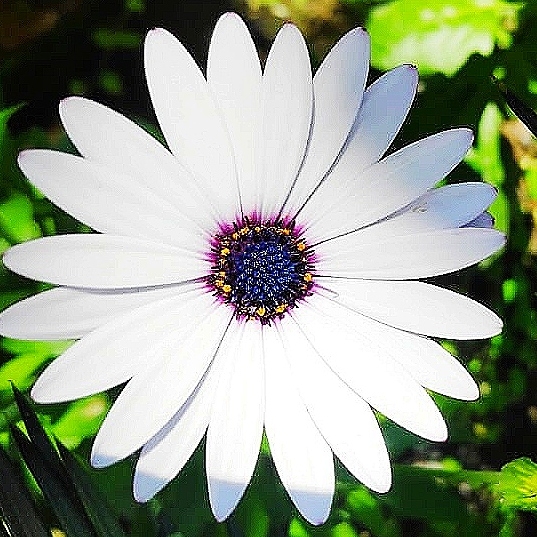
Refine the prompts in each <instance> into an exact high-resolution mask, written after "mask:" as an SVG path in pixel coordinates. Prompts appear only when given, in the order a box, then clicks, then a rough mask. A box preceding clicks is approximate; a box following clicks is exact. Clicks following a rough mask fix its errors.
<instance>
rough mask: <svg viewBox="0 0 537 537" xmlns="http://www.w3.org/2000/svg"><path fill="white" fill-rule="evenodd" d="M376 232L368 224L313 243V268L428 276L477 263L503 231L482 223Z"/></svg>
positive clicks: (498, 243) (359, 274)
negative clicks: (315, 257)
mask: <svg viewBox="0 0 537 537" xmlns="http://www.w3.org/2000/svg"><path fill="white" fill-rule="evenodd" d="M379 227H381V226H379ZM362 235H363V237H362ZM375 235H376V234H375V230H374V227H372V228H370V229H369V230H365V231H364V233H363V234H362V233H361V232H360V231H357V232H354V233H350V234H349V235H344V236H342V237H339V238H337V239H333V240H330V241H328V242H324V243H322V244H319V245H317V246H316V247H315V252H316V253H317V255H318V257H319V261H318V262H317V263H316V266H315V268H316V270H317V271H318V272H319V274H321V275H323V276H343V277H349V278H368V279H381V280H386V279H388V280H389V279H396V280H401V279H415V278H427V277H429V276H438V275H440V274H446V273H448V272H453V271H455V270H460V269H462V268H465V267H468V266H470V265H473V264H475V263H478V262H479V261H481V260H483V259H485V258H486V257H488V256H489V255H491V254H493V253H494V252H496V251H498V250H499V249H500V248H501V247H502V246H503V245H504V243H505V236H504V235H503V234H502V233H500V232H499V231H496V230H494V229H482V228H461V229H447V230H441V231H432V232H426V233H416V234H412V235H405V236H402V237H399V236H395V237H394V236H388V237H386V236H384V234H382V236H380V237H378V236H375Z"/></svg>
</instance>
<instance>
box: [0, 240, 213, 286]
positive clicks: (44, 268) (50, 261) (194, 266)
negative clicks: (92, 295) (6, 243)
mask: <svg viewBox="0 0 537 537" xmlns="http://www.w3.org/2000/svg"><path fill="white" fill-rule="evenodd" d="M199 257H200V256H197V255H195V254H194V253H192V252H188V251H186V250H184V249H181V248H175V247H173V246H167V245H165V244H157V243H153V242H148V241H144V240H140V239H134V238H130V237H120V236H113V235H98V234H89V233H88V234H75V235H56V236H52V237H43V238H41V239H35V240H32V241H28V242H25V243H22V244H17V245H16V246H13V247H12V248H10V249H9V250H8V251H7V252H6V253H5V254H4V257H3V261H4V264H5V265H6V267H8V268H9V269H10V270H12V271H14V272H16V273H17V274H21V275H22V276H26V277H27V278H32V279H34V280H42V281H45V282H49V283H53V284H57V285H66V286H71V287H93V288H97V289H126V288H129V287H148V286H152V285H163V284H170V283H180V282H183V281H187V280H192V279H195V278H200V277H202V276H205V275H206V274H207V268H208V267H209V264H208V262H207V261H204V260H202V259H200V258H199Z"/></svg>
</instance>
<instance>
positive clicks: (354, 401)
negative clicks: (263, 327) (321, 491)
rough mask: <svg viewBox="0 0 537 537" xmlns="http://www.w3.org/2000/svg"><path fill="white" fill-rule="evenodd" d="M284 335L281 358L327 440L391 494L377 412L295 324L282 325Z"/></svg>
mask: <svg viewBox="0 0 537 537" xmlns="http://www.w3.org/2000/svg"><path fill="white" fill-rule="evenodd" d="M281 333H282V341H283V345H282V348H281V350H280V353H283V354H286V355H287V358H288V360H289V362H290V363H291V366H292V368H293V372H294V377H295V378H296V379H297V384H298V389H299V391H300V394H301V396H302V399H303V400H304V403H305V404H306V407H307V409H308V412H309V413H310V415H311V417H312V419H313V421H314V422H315V424H316V425H317V427H318V429H319V430H320V432H321V434H322V435H323V437H324V439H325V440H326V441H327V442H328V444H329V445H330V447H331V448H332V450H333V451H334V453H335V454H336V455H337V456H338V457H339V459H340V460H341V462H342V463H343V464H344V465H345V466H346V467H347V469H348V470H349V471H350V472H351V473H352V474H353V475H354V476H355V477H357V478H358V479H360V481H362V482H363V483H364V484H365V485H367V486H368V487H370V488H372V489H373V490H375V491H377V492H386V491H387V490H388V489H389V488H390V485H391V468H390V459H389V457H388V451H387V449H386V445H385V443H384V438H383V437H382V433H381V432H380V428H379V425H378V423H377V420H376V418H375V416H374V414H373V412H372V410H371V407H370V406H369V405H368V404H367V403H366V402H365V401H364V400H363V399H361V398H360V397H358V396H357V395H356V394H355V393H354V392H353V391H352V390H351V389H350V388H349V387H348V386H347V385H346V384H345V383H344V382H343V381H342V380H341V379H340V378H339V377H338V376H337V375H336V374H334V372H333V371H332V370H331V369H330V368H329V367H328V365H327V364H326V363H325V362H324V361H323V360H322V359H321V358H320V357H319V355H318V354H317V353H316V352H315V350H314V349H313V348H312V347H311V345H310V343H309V342H308V340H307V339H306V338H305V337H304V334H303V333H302V332H301V331H300V329H299V328H298V326H297V325H296V324H295V323H294V322H282V323H281ZM273 341H274V343H276V340H275V339H274V340H273ZM271 352H272V353H273V354H274V353H275V352H277V349H272V351H271Z"/></svg>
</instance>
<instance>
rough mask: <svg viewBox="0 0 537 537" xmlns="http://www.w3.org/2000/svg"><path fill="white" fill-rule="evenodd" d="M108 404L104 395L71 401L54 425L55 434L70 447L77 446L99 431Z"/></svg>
mask: <svg viewBox="0 0 537 537" xmlns="http://www.w3.org/2000/svg"><path fill="white" fill-rule="evenodd" d="M108 406H109V405H108V399H107V398H106V396H104V395H94V396H92V397H88V398H85V399H81V400H79V401H75V402H74V403H71V404H70V405H69V407H68V409H67V410H66V411H65V412H64V413H63V414H62V416H61V417H60V419H59V420H58V421H56V422H55V423H54V424H53V425H52V432H53V433H54V436H55V437H56V438H58V439H59V440H60V441H61V442H62V444H64V445H65V446H67V447H68V448H69V449H73V448H75V447H77V446H78V445H79V444H80V443H81V442H82V441H83V440H84V439H85V438H89V437H92V436H94V435H95V434H96V433H97V430H98V429H99V426H100V425H101V422H102V420H103V418H104V415H105V414H106V412H107V410H108Z"/></svg>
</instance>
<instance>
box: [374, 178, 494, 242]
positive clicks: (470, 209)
mask: <svg viewBox="0 0 537 537" xmlns="http://www.w3.org/2000/svg"><path fill="white" fill-rule="evenodd" d="M496 195H497V191H496V189H495V188H494V187H492V186H491V185H489V184H487V183H458V184H453V185H446V186H442V187H440V188H433V189H432V190H429V191H428V192H426V193H425V194H423V195H422V196H420V197H419V198H418V199H416V200H414V201H413V202H412V203H411V204H410V205H408V206H407V207H404V208H403V209H401V210H400V211H398V212H397V213H396V214H394V215H393V216H391V217H390V218H388V219H387V220H385V221H383V222H380V223H379V224H378V225H379V226H383V228H384V230H386V231H387V233H394V234H395V233H397V234H399V235H403V234H406V233H410V232H412V233H419V232H420V231H427V230H433V229H448V228H455V227H462V226H465V225H467V224H468V223H469V222H471V221H473V220H474V219H476V218H478V217H479V216H480V215H481V214H483V212H484V211H485V209H486V208H487V207H488V206H489V205H490V204H491V203H492V202H493V201H494V199H495V198H496ZM473 227H489V226H473Z"/></svg>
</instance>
